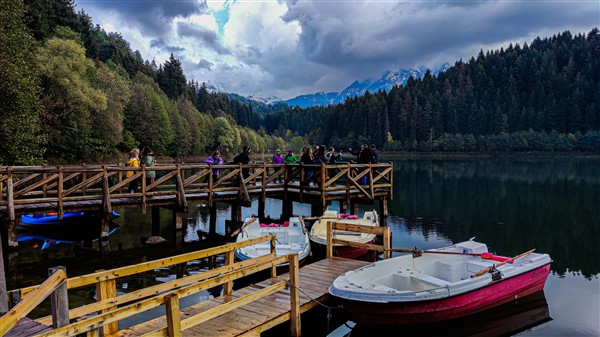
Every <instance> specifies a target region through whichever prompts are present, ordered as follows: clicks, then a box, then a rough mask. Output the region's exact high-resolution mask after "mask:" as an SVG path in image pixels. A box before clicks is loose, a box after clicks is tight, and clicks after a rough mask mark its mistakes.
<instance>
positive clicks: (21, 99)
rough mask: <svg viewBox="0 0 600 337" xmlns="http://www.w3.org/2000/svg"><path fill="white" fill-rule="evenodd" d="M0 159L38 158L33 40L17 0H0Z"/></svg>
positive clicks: (32, 161)
mask: <svg viewBox="0 0 600 337" xmlns="http://www.w3.org/2000/svg"><path fill="white" fill-rule="evenodd" d="M0 8H2V10H0V46H1V47H0V144H1V146H0V163H2V164H3V165H30V164H39V163H41V162H42V155H43V152H44V148H43V147H42V144H43V142H44V141H45V138H44V137H43V136H42V135H41V134H40V119H39V114H40V111H41V107H42V106H41V104H40V101H39V99H38V94H39V92H40V85H39V79H38V77H37V74H38V70H39V68H38V64H37V60H36V59H35V54H34V52H35V48H36V44H35V41H34V40H33V38H32V37H31V35H30V34H29V32H28V31H27V27H26V26H25V24H24V22H23V20H22V18H23V15H24V10H25V9H24V6H23V3H22V1H21V0H0Z"/></svg>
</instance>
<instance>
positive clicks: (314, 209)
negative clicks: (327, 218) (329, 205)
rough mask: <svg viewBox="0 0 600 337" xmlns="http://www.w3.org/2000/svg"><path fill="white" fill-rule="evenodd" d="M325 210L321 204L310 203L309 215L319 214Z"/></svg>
mask: <svg viewBox="0 0 600 337" xmlns="http://www.w3.org/2000/svg"><path fill="white" fill-rule="evenodd" d="M323 212H325V207H324V206H323V205H321V204H311V205H310V216H321V215H323Z"/></svg>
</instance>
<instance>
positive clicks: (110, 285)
mask: <svg viewBox="0 0 600 337" xmlns="http://www.w3.org/2000/svg"><path fill="white" fill-rule="evenodd" d="M97 271H102V270H97ZM115 297H117V282H116V281H115V279H110V280H104V281H100V282H98V283H96V300H97V301H98V302H101V301H104V300H108V299H111V298H115ZM113 309H116V306H113V307H109V308H106V309H104V310H102V311H101V312H100V313H105V312H108V311H111V310H113ZM117 331H119V322H114V323H110V324H106V325H103V326H101V327H100V332H101V335H102V336H109V335H111V334H113V333H116V332H117Z"/></svg>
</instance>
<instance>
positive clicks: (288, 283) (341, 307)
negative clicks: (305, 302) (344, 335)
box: [286, 281, 344, 333]
mask: <svg viewBox="0 0 600 337" xmlns="http://www.w3.org/2000/svg"><path fill="white" fill-rule="evenodd" d="M286 283H287V286H288V287H294V288H296V289H298V291H300V292H301V293H303V294H304V296H306V297H308V298H309V299H310V300H311V301H313V302H315V303H317V304H318V305H320V306H322V307H323V308H326V309H327V333H329V332H331V331H330V330H329V323H330V321H331V318H333V312H332V311H333V310H341V309H344V306H342V305H338V306H336V307H332V306H329V305H327V304H325V303H321V302H319V301H318V300H316V299H314V298H313V297H312V296H310V295H309V294H307V293H306V292H305V291H304V290H302V288H300V287H297V286H295V285H293V284H291V283H290V282H289V281H287V282H286Z"/></svg>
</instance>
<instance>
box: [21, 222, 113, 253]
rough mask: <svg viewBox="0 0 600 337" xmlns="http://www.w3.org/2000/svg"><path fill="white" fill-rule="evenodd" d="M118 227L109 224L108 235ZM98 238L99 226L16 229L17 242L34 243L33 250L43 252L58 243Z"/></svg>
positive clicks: (89, 240) (79, 241)
mask: <svg viewBox="0 0 600 337" xmlns="http://www.w3.org/2000/svg"><path fill="white" fill-rule="evenodd" d="M119 228H120V226H119V225H117V224H116V223H114V222H111V223H110V224H109V227H108V235H111V234H113V233H114V232H115V231H116V230H117V229H119ZM99 236H100V225H99V224H94V225H92V226H91V227H90V226H80V227H79V228H74V227H73V226H70V225H66V226H58V225H56V226H50V227H46V226H30V227H19V228H17V238H18V239H17V241H18V242H30V241H31V242H34V244H35V245H34V247H35V248H40V249H41V250H44V249H46V248H48V247H50V246H51V245H55V244H59V243H69V244H79V243H84V242H91V241H96V240H98V237H99Z"/></svg>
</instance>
